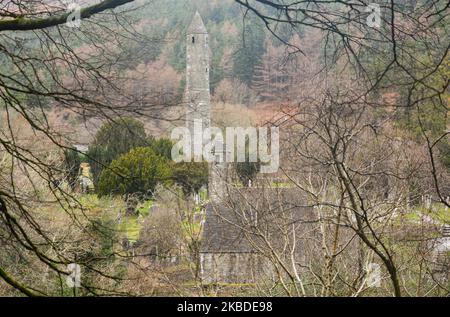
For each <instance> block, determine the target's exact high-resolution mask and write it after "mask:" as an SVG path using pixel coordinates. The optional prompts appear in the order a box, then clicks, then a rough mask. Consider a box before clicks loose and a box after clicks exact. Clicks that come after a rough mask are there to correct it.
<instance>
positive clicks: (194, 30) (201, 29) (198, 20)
mask: <svg viewBox="0 0 450 317" xmlns="http://www.w3.org/2000/svg"><path fill="white" fill-rule="evenodd" d="M187 32H188V34H207V33H208V31H207V30H206V27H205V24H204V23H203V19H202V17H201V15H200V13H198V11H197V12H196V13H195V16H194V18H193V19H192V22H191V25H190V26H189V28H188V30H187Z"/></svg>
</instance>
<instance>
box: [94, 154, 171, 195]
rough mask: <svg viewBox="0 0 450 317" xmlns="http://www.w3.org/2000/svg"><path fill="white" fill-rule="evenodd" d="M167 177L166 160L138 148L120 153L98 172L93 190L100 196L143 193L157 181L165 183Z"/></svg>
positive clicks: (168, 179) (148, 190)
mask: <svg viewBox="0 0 450 317" xmlns="http://www.w3.org/2000/svg"><path fill="white" fill-rule="evenodd" d="M171 179H172V172H171V169H170V166H169V164H168V162H167V160H166V159H164V158H163V157H161V156H159V155H157V154H156V153H155V152H154V151H153V150H152V149H151V148H149V147H140V148H136V149H133V150H131V151H130V152H129V153H127V154H124V155H122V156H120V157H119V158H118V159H116V160H114V161H113V162H112V163H111V165H110V166H109V168H108V169H105V170H104V171H103V172H102V174H101V175H100V179H99V184H98V188H97V191H98V193H99V195H100V196H103V195H109V194H112V195H125V194H142V195H147V194H148V193H152V192H153V191H154V189H155V187H156V185H157V184H158V183H161V184H164V185H169V184H170V183H171Z"/></svg>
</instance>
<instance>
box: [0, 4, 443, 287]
mask: <svg viewBox="0 0 450 317" xmlns="http://www.w3.org/2000/svg"><path fill="white" fill-rule="evenodd" d="M366 2H367V3H366ZM374 2H377V3H379V4H380V7H381V12H382V16H381V24H380V26H379V27H369V26H368V25H367V17H368V14H369V13H368V12H367V11H366V7H367V4H368V3H369V2H368V1H348V2H345V3H343V2H341V1H321V0H318V1H298V2H296V1H258V0H253V1H250V0H249V1H240V0H235V1H233V0H226V1H225V0H223V1H219V0H211V1H205V0H192V1H187V0H164V1H163V0H141V1H120V0H109V1H93V0H92V1H84V2H82V7H83V8H86V9H84V11H83V10H82V12H81V18H82V19H81V23H80V26H79V28H69V27H67V26H66V25H65V22H66V20H67V18H68V17H67V12H66V7H65V4H64V3H63V1H57V0H55V1H33V2H31V1H28V2H27V1H8V0H0V65H1V66H0V296H23V295H25V296H103V295H121V296H136V295H137V296H158V295H168V296H188V295H191V296H192V295H199V296H214V295H226V296H238V295H241V296H242V295H255V296H286V295H287V296H448V295H449V292H450V282H449V278H450V276H449V267H450V264H449V254H450V253H449V252H450V251H449V249H445V248H444V247H443V246H445V241H447V240H445V241H444V242H442V241H443V240H440V239H441V238H442V235H443V232H444V233H445V232H446V230H447V231H448V226H449V225H450V209H449V208H450V198H449V197H450V121H449V115H450V112H449V99H450V95H449V87H448V85H449V81H450V78H449V75H450V57H449V47H450V35H449V32H450V29H449V25H450V23H449V15H450V7H449V5H448V2H447V1H438V0H433V1H421V0H401V1H400V0H399V1H374ZM98 3H100V4H101V5H97V4H98ZM196 11H199V12H200V13H201V15H202V17H203V19H204V21H205V24H206V27H207V29H208V32H209V39H210V64H211V75H210V83H211V96H212V114H213V123H214V124H215V125H216V126H218V127H221V128H225V127H227V126H276V127H279V128H280V130H281V139H280V145H281V146H280V151H281V152H280V156H281V157H280V163H281V167H280V170H279V172H278V173H275V174H270V175H265V174H261V173H259V169H260V163H259V162H258V163H249V162H244V163H238V164H231V166H230V179H229V181H228V184H227V186H228V190H229V191H230V192H232V193H233V195H231V196H230V197H229V199H228V200H227V202H226V203H227V204H228V205H230V206H237V205H239V204H243V203H248V204H252V200H251V198H249V196H248V195H247V190H248V189H249V188H248V187H249V186H250V185H251V184H252V186H253V187H254V188H259V189H264V190H261V192H262V196H261V197H259V198H258V201H261V204H257V205H255V206H253V207H252V208H253V209H254V210H255V211H256V212H258V214H259V215H260V216H259V217H260V219H262V220H261V221H260V222H259V225H255V224H254V222H252V221H250V220H249V219H250V218H249V217H248V215H247V214H245V212H242V213H238V216H239V220H238V221H237V223H235V224H234V225H236V226H237V227H239V228H241V229H242V228H243V229H244V230H245V232H247V233H248V234H249V236H250V237H249V238H248V239H249V240H251V239H252V238H251V236H253V235H256V236H258V237H259V239H261V240H263V241H265V243H263V244H262V245H258V248H257V250H258V254H259V255H260V256H261V257H263V258H265V259H267V261H269V262H270V263H272V265H273V266H274V267H275V268H276V270H275V271H276V272H277V274H275V276H271V277H267V278H266V279H263V280H262V282H261V283H257V284H246V283H242V284H239V285H204V284H203V283H202V280H201V278H200V263H199V262H200V260H199V250H200V246H201V244H202V243H205V241H202V230H203V228H202V226H203V223H204V206H205V204H207V203H208V199H209V197H208V193H207V190H206V188H207V187H208V176H209V175H208V165H207V164H206V163H205V164H203V163H174V162H173V161H172V160H171V148H172V146H173V143H172V141H171V140H170V139H169V136H170V131H171V128H173V127H174V126H179V125H183V124H184V121H183V120H184V117H183V116H184V107H185V104H184V101H183V96H184V92H185V84H186V82H185V68H186V38H185V34H186V29H187V27H188V26H189V24H190V21H191V20H192V17H193V16H194V14H195V12H196ZM80 144H81V145H82V146H85V147H86V151H83V150H80V146H79V145H80ZM274 193H279V195H276V194H274ZM300 198H301V203H298V205H297V206H296V207H300V205H301V207H302V208H303V207H305V208H306V207H308V208H311V210H313V211H312V212H311V217H310V218H308V221H307V222H306V223H307V226H308V227H305V223H301V221H299V220H298V219H297V218H295V217H293V216H292V214H290V213H289V212H288V211H287V210H285V209H284V208H282V207H281V208H275V207H267V206H284V204H285V203H286V202H290V203H292V202H296V203H297V201H298V200H299V199H300ZM280 209H281V211H280ZM264 219H268V220H270V222H271V223H272V224H273V225H275V226H276V228H277V230H276V231H277V232H278V233H279V235H278V236H277V237H275V236H274V235H273V234H271V232H270V230H268V228H267V227H264ZM304 228H307V229H304ZM309 234H311V235H309ZM280 235H281V236H280ZM250 242H251V241H250ZM255 244H257V243H255ZM298 249H301V254H302V255H301V258H302V260H301V261H300V260H299V259H298V258H296V257H295V256H294V254H296V252H297V251H298ZM74 263H75V264H77V265H79V267H80V270H81V281H80V284H79V285H78V287H71V286H70V283H69V284H68V283H66V281H67V278H70V277H71V276H72V275H71V274H73V270H71V268H70V265H71V264H74ZM373 264H376V265H377V267H378V268H379V274H380V276H381V278H380V281H379V283H378V282H377V283H375V284H376V285H373V284H370V277H371V275H370V269H368V267H371V265H373Z"/></svg>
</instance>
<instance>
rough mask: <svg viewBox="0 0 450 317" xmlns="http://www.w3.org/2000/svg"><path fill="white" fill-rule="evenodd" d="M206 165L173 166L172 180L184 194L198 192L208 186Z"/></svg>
mask: <svg viewBox="0 0 450 317" xmlns="http://www.w3.org/2000/svg"><path fill="white" fill-rule="evenodd" d="M208 176H209V173H208V163H205V162H202V163H196V162H189V163H185V162H181V163H177V164H174V167H173V179H174V181H175V183H177V184H178V185H180V186H181V188H182V189H183V192H184V194H186V195H188V194H191V193H194V192H198V191H199V190H200V188H202V186H207V185H208Z"/></svg>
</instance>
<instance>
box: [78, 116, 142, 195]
mask: <svg viewBox="0 0 450 317" xmlns="http://www.w3.org/2000/svg"><path fill="white" fill-rule="evenodd" d="M147 144H148V139H147V135H146V133H145V129H144V125H143V124H142V123H141V122H139V121H137V120H136V119H133V118H121V119H119V120H117V121H116V122H108V123H106V124H104V125H103V126H102V127H101V128H100V130H99V131H98V132H97V134H96V136H95V139H94V141H93V142H92V144H91V145H90V146H89V151H88V153H87V154H88V158H89V164H90V166H91V172H92V177H93V182H94V186H95V187H96V188H97V186H98V183H99V178H100V175H101V173H102V171H103V170H104V169H105V168H106V167H107V166H109V165H110V164H111V162H112V161H113V160H115V159H116V158H118V157H119V156H120V155H122V154H125V153H128V152H129V151H130V150H132V149H134V148H136V147H142V146H146V145H147Z"/></svg>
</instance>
